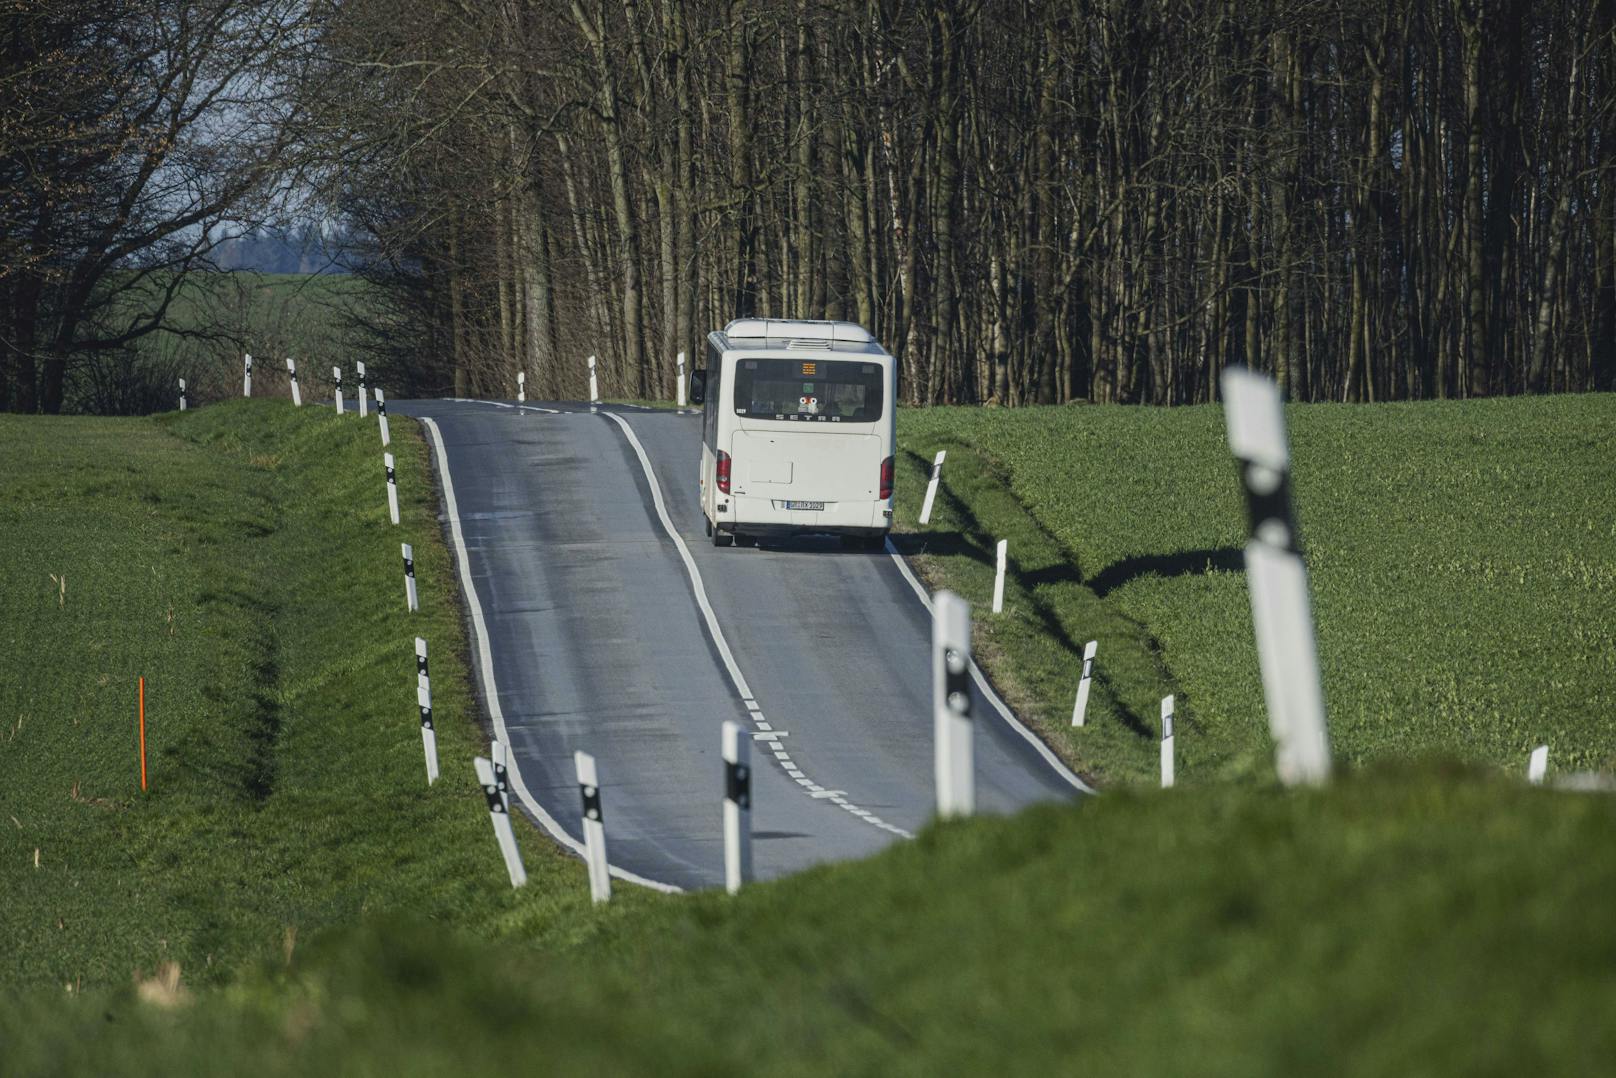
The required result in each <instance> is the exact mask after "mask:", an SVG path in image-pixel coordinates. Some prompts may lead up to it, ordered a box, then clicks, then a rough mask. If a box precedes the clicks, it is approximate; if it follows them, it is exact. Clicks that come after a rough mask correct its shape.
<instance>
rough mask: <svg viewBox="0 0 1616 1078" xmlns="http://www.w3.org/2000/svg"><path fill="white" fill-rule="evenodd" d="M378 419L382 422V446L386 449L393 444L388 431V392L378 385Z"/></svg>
mask: <svg viewBox="0 0 1616 1078" xmlns="http://www.w3.org/2000/svg"><path fill="white" fill-rule="evenodd" d="M376 419H377V421H378V422H379V423H381V426H382V448H383V449H386V448H387V447H388V446H389V445H392V444H393V438H392V435H390V434H388V433H387V394H385V393H383V392H382V389H381V386H377V387H376Z"/></svg>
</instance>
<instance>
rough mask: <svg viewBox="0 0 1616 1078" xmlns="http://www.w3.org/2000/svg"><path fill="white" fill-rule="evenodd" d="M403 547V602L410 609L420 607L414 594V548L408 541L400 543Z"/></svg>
mask: <svg viewBox="0 0 1616 1078" xmlns="http://www.w3.org/2000/svg"><path fill="white" fill-rule="evenodd" d="M399 545H400V546H402V547H403V548H404V602H405V605H406V606H407V607H408V608H409V609H410V610H412V611H414V610H418V609H420V604H419V603H418V602H417V601H416V595H415V549H414V548H413V547H411V546H410V544H408V543H400V544H399Z"/></svg>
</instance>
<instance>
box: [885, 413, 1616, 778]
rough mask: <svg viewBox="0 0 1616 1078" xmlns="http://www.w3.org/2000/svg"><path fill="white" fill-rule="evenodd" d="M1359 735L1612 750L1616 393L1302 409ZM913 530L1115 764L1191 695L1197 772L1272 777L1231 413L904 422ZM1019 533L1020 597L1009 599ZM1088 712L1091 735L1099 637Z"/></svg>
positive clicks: (1300, 423)
mask: <svg viewBox="0 0 1616 1078" xmlns="http://www.w3.org/2000/svg"><path fill="white" fill-rule="evenodd" d="M1288 418H1289V422H1290V427H1291V437H1292V444H1293V455H1294V478H1295V495H1296V503H1297V515H1298V517H1299V520H1300V524H1301V528H1302V534H1303V541H1304V543H1305V544H1306V552H1307V556H1308V562H1309V568H1310V572H1311V575H1312V586H1313V597H1314V614H1315V620H1316V622H1317V627H1318V638H1319V650H1320V661H1321V665H1322V668H1323V676H1324V685H1325V695H1326V700H1327V705H1328V708H1329V717H1330V731H1331V737H1332V739H1333V743H1334V749H1335V753H1336V755H1337V756H1338V757H1339V758H1340V759H1342V760H1343V761H1346V762H1349V763H1365V762H1369V761H1374V760H1385V759H1407V758H1411V757H1421V756H1427V755H1439V756H1445V757H1452V758H1457V759H1460V760H1465V761H1472V762H1477V763H1485V764H1491V765H1496V766H1498V767H1501V768H1504V769H1505V770H1507V771H1509V772H1512V773H1519V772H1521V771H1522V770H1524V768H1525V765H1526V757H1527V754H1528V752H1529V751H1530V749H1531V748H1532V746H1534V745H1536V744H1539V743H1544V742H1546V743H1548V744H1549V745H1550V746H1551V756H1550V766H1551V772H1552V771H1554V770H1562V771H1563V770H1576V769H1603V770H1606V771H1608V770H1610V769H1611V768H1612V767H1613V766H1616V724H1613V723H1612V722H1611V716H1612V715H1613V714H1616V468H1613V467H1612V462H1613V461H1616V397H1610V396H1587V397H1550V398H1535V399H1517V400H1484V401H1470V402H1462V403H1459V402H1450V403H1440V402H1439V403H1422V404H1391V405H1374V406H1365V407H1351V408H1348V407H1338V406H1333V405H1304V406H1297V407H1292V408H1290V409H1289V410H1288ZM899 442H900V444H901V446H902V447H903V449H904V451H905V460H906V461H907V462H908V468H907V470H906V471H905V472H904V474H903V479H904V482H902V483H901V484H900V486H899V492H898V493H899V508H898V515H899V518H900V521H907V522H909V524H908V526H909V527H914V525H913V522H914V521H915V519H916V518H917V516H918V513H919V507H920V499H921V495H922V493H923V488H924V485H925V476H926V469H927V467H928V466H929V464H930V461H931V457H932V454H933V453H934V452H935V451H936V450H938V449H947V450H948V451H949V458H948V461H947V463H946V464H945V466H944V483H943V488H944V496H940V497H939V505H938V510H937V511H936V512H935V514H934V519H933V522H932V526H931V527H930V528H927V529H920V530H919V531H918V532H917V533H916V534H915V535H913V536H912V537H910V538H909V539H907V540H906V543H907V544H908V545H910V546H911V547H913V548H914V549H920V550H924V551H925V552H926V559H925V562H926V564H927V566H928V568H929V570H930V571H931V572H932V574H933V575H934V577H935V579H936V580H937V581H938V582H939V583H944V584H947V585H949V586H952V587H954V588H955V589H956V590H959V591H960V592H961V593H962V594H964V595H965V596H966V597H967V598H969V599H971V600H972V601H973V603H974V604H975V605H976V611H975V612H976V616H977V617H976V623H977V632H978V635H979V638H980V640H981V644H982V647H984V648H985V649H986V650H987V651H988V652H989V653H990V658H993V657H994V656H993V654H992V653H993V652H995V651H997V652H1006V653H1009V661H1007V662H1001V663H1000V664H999V665H998V666H997V667H996V670H997V672H998V674H999V676H1000V680H1001V681H1004V682H1006V683H1007V687H1008V688H1010V689H1011V691H1012V693H1013V695H1015V696H1016V698H1017V700H1018V702H1019V703H1021V704H1023V705H1024V708H1025V710H1027V711H1030V712H1032V713H1034V714H1035V715H1037V716H1038V717H1040V718H1041V719H1042V720H1043V721H1044V722H1045V724H1046V725H1045V729H1046V731H1047V732H1048V734H1049V736H1050V737H1051V739H1052V740H1054V741H1056V742H1057V743H1058V744H1062V745H1063V746H1065V747H1066V748H1067V749H1068V751H1069V752H1070V753H1071V754H1072V755H1073V756H1074V757H1075V758H1076V759H1077V760H1078V761H1079V763H1080V764H1081V765H1082V766H1083V767H1084V769H1085V770H1087V771H1088V772H1090V773H1092V774H1095V775H1097V776H1098V777H1100V778H1101V779H1102V780H1126V779H1147V780H1148V779H1149V778H1150V777H1152V776H1153V775H1154V774H1155V766H1156V764H1155V759H1156V756H1155V753H1156V747H1155V741H1154V739H1155V737H1156V728H1157V715H1158V711H1157V703H1158V700H1159V698H1160V696H1161V695H1163V694H1165V693H1167V692H1175V693H1176V694H1177V697H1178V700H1177V703H1178V714H1179V724H1178V731H1177V733H1178V737H1177V741H1178V748H1179V755H1180V764H1179V775H1180V777H1181V779H1183V780H1185V781H1196V780H1203V781H1204V780H1209V779H1229V778H1236V779H1238V778H1245V777H1249V776H1261V775H1264V774H1267V773H1269V772H1270V771H1271V764H1270V762H1269V761H1270V752H1271V750H1270V746H1269V741H1268V735H1267V729H1266V720H1265V719H1264V711H1263V705H1262V691H1261V684H1260V682H1259V680H1258V676H1257V662H1256V651H1255V645H1254V643H1253V634H1252V629H1251V613H1250V606H1249V601H1248V599H1247V595H1246V588H1245V580H1244V576H1243V573H1242V569H1241V565H1242V562H1241V553H1240V551H1241V548H1242V546H1243V544H1244V538H1245V537H1244V526H1245V525H1244V510H1243V507H1242V501H1241V493H1240V486H1239V483H1238V480H1237V476H1236V472H1235V468H1234V465H1233V462H1232V460H1231V459H1230V457H1229V454H1228V450H1227V447H1226V446H1225V444H1224V435H1223V413H1222V410H1221V409H1220V408H1217V407H1201V408H1179V409H1132V408H1039V409H1022V410H1016V411H1007V410H990V409H958V408H936V409H927V410H915V411H906V412H903V413H901V414H900V419H899ZM998 538H1008V539H1009V540H1010V548H1009V549H1010V560H1011V570H1012V571H1011V574H1010V577H1011V579H1010V581H1009V587H1008V589H1007V599H1006V611H1005V613H1004V614H1003V615H1001V616H1000V617H998V618H995V617H993V616H992V615H991V614H990V613H988V609H987V608H988V601H989V599H990V598H991V592H992V563H993V550H992V543H993V542H994V540H996V539H998ZM1096 638H1097V639H1098V640H1099V642H1100V649H1099V658H1098V663H1097V678H1098V680H1099V681H1100V682H1102V684H1101V685H1100V686H1099V689H1097V691H1096V693H1095V697H1096V701H1095V704H1094V705H1091V713H1093V712H1094V711H1095V710H1096V709H1097V714H1098V718H1099V721H1097V722H1091V724H1090V725H1089V726H1088V727H1086V728H1085V729H1083V730H1078V731H1073V730H1071V729H1070V728H1069V726H1068V723H1069V717H1070V712H1071V707H1072V696H1073V693H1074V691H1075V688H1076V683H1077V671H1078V667H1079V666H1080V664H1081V662H1080V656H1081V648H1082V645H1083V642H1084V641H1086V640H1088V639H1096Z"/></svg>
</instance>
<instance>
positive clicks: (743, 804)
mask: <svg viewBox="0 0 1616 1078" xmlns="http://www.w3.org/2000/svg"><path fill="white" fill-rule="evenodd" d="M722 747H723V753H724V889H725V890H727V891H728V892H729V893H730V894H732V895H733V894H734V893H735V892H737V891H739V890H740V889H741V885H742V884H744V883H750V882H751V880H752V760H751V755H752V739H751V738H749V737H748V736H747V735H746V732H745V731H744V730H742V729H741V726H740V724H739V723H736V722H726V723H724V738H723V746H722Z"/></svg>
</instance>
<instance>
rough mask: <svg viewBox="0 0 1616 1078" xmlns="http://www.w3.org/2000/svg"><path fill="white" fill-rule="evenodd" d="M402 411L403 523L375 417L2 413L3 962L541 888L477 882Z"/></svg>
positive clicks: (256, 407) (476, 847)
mask: <svg viewBox="0 0 1616 1078" xmlns="http://www.w3.org/2000/svg"><path fill="white" fill-rule="evenodd" d="M394 429H395V430H397V431H399V433H400V435H401V436H400V437H399V438H397V439H396V440H395V445H394V448H395V450H396V455H397V457H398V472H399V485H400V490H401V494H402V499H403V514H404V516H403V525H402V526H401V527H398V528H394V527H393V526H392V525H391V524H389V523H388V520H387V508H386V500H385V496H384V486H383V473H382V462H381V453H382V450H381V447H380V441H379V439H378V437H377V435H376V428H375V423H374V422H373V421H372V422H371V423H367V424H363V425H361V423H360V421H359V420H358V419H357V418H355V417H351V416H350V417H348V418H346V419H338V418H337V417H336V416H334V415H333V414H331V412H330V411H329V410H322V409H314V408H307V409H304V410H302V411H300V412H295V411H294V410H293V409H291V408H290V406H288V405H284V404H274V403H269V402H262V403H260V402H256V401H255V402H252V403H251V404H241V403H236V404H232V405H229V406H224V407H217V408H204V409H199V410H193V411H191V412H188V413H185V414H184V415H183V416H181V415H179V414H177V413H176V414H170V415H167V416H164V417H159V418H157V419H155V420H89V419H62V420H50V419H17V418H0V459H3V460H5V461H6V469H5V472H4V474H3V475H0V612H3V613H0V646H3V647H4V648H5V651H6V653H7V654H8V655H9V656H10V660H9V661H8V662H7V663H6V667H7V670H6V674H5V676H4V677H3V678H0V719H3V723H4V729H3V730H0V823H3V824H4V827H3V828H0V836H3V837H0V865H3V866H4V869H3V873H0V880H3V883H0V892H3V893H4V895H5V901H4V902H3V903H0V939H4V940H5V941H6V942H5V945H4V946H3V947H0V980H4V981H5V982H8V983H12V984H17V983H24V984H50V985H54V986H56V988H57V989H58V990H60V989H61V987H62V986H63V985H69V986H72V987H73V988H74V989H75V990H76V989H77V988H78V987H79V986H80V985H92V986H93V985H107V984H121V983H124V982H125V981H127V980H128V979H129V978H130V976H131V974H132V972H133V971H135V970H144V971H146V972H147V973H148V974H149V973H151V972H153V971H154V970H155V969H156V967H157V966H158V965H159V964H160V963H163V962H175V963H178V964H179V967H180V970H181V972H182V976H183V978H184V980H185V982H186V983H189V984H197V983H207V982H209V981H214V980H220V979H223V978H225V977H227V976H229V975H230V973H231V972H232V971H233V970H234V969H235V968H236V967H237V966H239V964H240V963H241V961H242V960H244V959H247V958H251V957H254V956H258V955H262V954H268V953H278V952H280V950H281V949H282V947H283V946H285V945H287V943H288V938H289V935H288V934H289V933H301V934H303V935H305V936H306V935H307V933H308V932H310V931H311V930H317V929H319V928H322V927H325V926H330V925H337V924H347V923H350V922H352V921H353V920H354V919H355V918H357V917H358V916H359V915H360V914H361V913H362V912H368V911H375V912H383V911H398V912H408V913H411V914H413V915H416V916H419V917H422V918H426V919H429V920H449V921H453V922H454V923H455V924H457V925H460V926H463V927H472V928H474V929H476V930H478V931H487V930H491V928H492V926H493V925H494V924H496V923H498V922H500V921H501V919H503V918H508V917H511V916H514V915H517V913H518V911H520V914H521V915H522V916H527V915H533V914H536V913H537V912H538V911H540V910H541V909H543V908H544V905H543V903H540V904H538V905H535V902H534V898H533V895H529V896H524V897H523V899H522V900H521V901H520V902H518V901H516V900H514V899H513V898H512V896H511V895H510V893H509V889H508V888H500V887H496V886H492V885H493V884H496V883H498V882H499V880H500V878H501V874H502V872H503V869H502V868H501V866H500V864H499V861H498V858H497V854H496V851H495V849H494V846H493V840H492V835H491V833H490V830H489V827H488V821H487V816H486V811H485V810H484V808H483V807H482V805H481V804H480V803H479V801H478V800H477V798H478V796H479V795H478V794H477V792H476V791H477V787H476V785H475V779H474V776H473V774H472V769H471V765H470V757H471V756H472V755H473V753H474V751H475V750H476V749H477V747H478V744H479V742H480V736H479V735H478V734H477V733H476V731H475V727H474V722H473V721H472V718H471V717H472V716H473V715H474V710H473V701H472V697H471V695H470V692H469V689H468V682H467V677H466V667H465V661H464V658H463V656H462V654H461V652H462V649H463V647H464V644H463V639H464V637H463V633H462V630H461V624H460V612H459V609H458V605H457V599H456V595H455V592H454V590H453V588H454V586H453V579H452V576H451V567H450V563H449V560H448V558H447V555H446V553H445V550H444V548H443V546H442V545H441V543H440V542H439V540H438V525H437V520H436V516H437V506H436V504H435V501H436V499H435V496H434V494H433V491H432V487H431V474H430V471H429V469H428V463H427V457H426V454H425V447H424V445H423V443H422V442H421V441H420V439H419V438H418V437H416V436H415V434H414V432H413V429H412V425H411V424H409V423H406V422H399V423H396V424H395V425H394ZM401 540H409V541H412V542H413V544H414V546H415V550H416V557H417V578H418V580H419V582H420V585H421V596H422V606H423V609H422V610H421V612H420V613H418V614H416V615H410V614H407V613H406V612H405V610H404V596H403V579H402V577H403V570H402V562H401V559H400V555H399V542H400V541H401ZM63 580H65V589H64V588H63V586H62V585H61V584H60V583H59V582H60V581H63ZM417 633H419V634H420V635H422V636H424V637H426V638H427V640H428V642H429V645H430V646H431V648H432V654H431V662H432V672H433V675H434V677H433V689H434V697H435V700H434V702H435V704H436V717H437V718H438V720H439V725H440V728H441V734H442V740H441V746H442V749H441V751H442V757H443V769H444V778H443V779H442V780H441V781H440V782H439V784H438V785H437V787H435V788H434V789H432V790H430V791H429V790H428V789H427V788H426V782H425V772H424V766H423V763H422V757H421V745H420V738H419V732H418V730H419V727H418V723H417V721H416V715H415V688H414V682H415V678H414V664H415V659H414V644H413V640H414V637H415V635H416V634H417ZM138 676H144V677H145V678H146V684H147V723H148V739H149V744H148V769H149V775H150V780H151V790H150V792H149V793H148V794H145V795H142V794H141V793H140V790H139V772H138V765H137V756H136V678H137V677H138ZM526 845H527V856H528V858H529V860H530V861H531V862H533V863H534V864H535V867H536V869H537V871H536V872H535V888H534V889H533V892H534V895H537V894H542V895H544V896H545V902H553V903H557V904H560V905H562V906H565V905H575V904H576V901H577V890H578V888H577V887H576V886H575V882H576V881H575V880H573V879H572V878H571V875H570V863H569V862H566V861H564V860H563V859H562V858H560V857H558V856H556V855H554V854H553V852H552V849H551V847H550V845H549V843H547V842H545V841H541V840H540V839H539V837H538V836H537V835H533V834H529V835H528V841H527V843H526ZM36 851H37V853H36ZM36 858H37V864H36ZM564 869H565V871H564ZM556 923H557V924H564V923H565V922H564V921H557V922H556Z"/></svg>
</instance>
